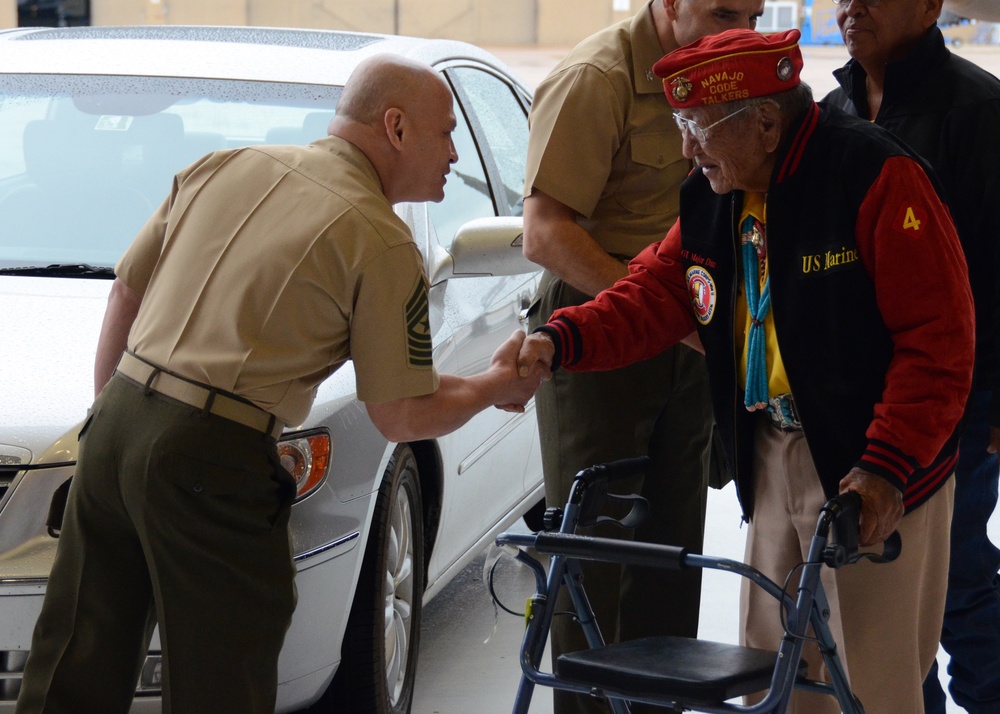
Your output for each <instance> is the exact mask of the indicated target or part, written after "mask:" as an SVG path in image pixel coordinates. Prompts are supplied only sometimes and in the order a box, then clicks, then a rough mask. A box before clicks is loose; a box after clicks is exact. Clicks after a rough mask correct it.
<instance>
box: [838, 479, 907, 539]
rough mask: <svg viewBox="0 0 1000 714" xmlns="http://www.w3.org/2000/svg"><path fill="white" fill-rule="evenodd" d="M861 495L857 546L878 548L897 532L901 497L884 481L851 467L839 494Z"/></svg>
mask: <svg viewBox="0 0 1000 714" xmlns="http://www.w3.org/2000/svg"><path fill="white" fill-rule="evenodd" d="M845 491H854V492H855V493H857V494H858V495H859V496H861V522H860V524H859V525H860V528H859V544H860V545H877V544H878V543H881V542H882V541H884V540H885V539H886V538H888V537H889V536H890V535H892V532H893V531H894V530H896V526H898V525H899V521H900V520H901V519H902V518H903V494H902V493H901V492H900V490H899V489H898V488H896V487H895V486H893V485H892V484H891V483H889V482H888V481H887V480H886V479H884V478H882V477H881V476H878V475H876V474H873V473H871V472H870V471H865V470H864V469H859V468H853V469H851V471H850V473H848V474H847V476H845V477H844V478H843V479H841V481H840V492H841V493H844V492H845Z"/></svg>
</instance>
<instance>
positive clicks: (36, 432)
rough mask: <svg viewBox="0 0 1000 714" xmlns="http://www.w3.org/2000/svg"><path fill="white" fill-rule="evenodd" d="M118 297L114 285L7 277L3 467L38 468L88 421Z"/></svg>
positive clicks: (0, 383)
mask: <svg viewBox="0 0 1000 714" xmlns="http://www.w3.org/2000/svg"><path fill="white" fill-rule="evenodd" d="M110 290H111V281H110V280H93V279H79V278H76V279H71V278H28V277H16V276H0V305H2V306H3V325H4V330H3V337H2V338H0V375H4V378H3V379H2V380H0V389H2V393H3V395H2V398H0V405H2V406H0V459H2V457H4V456H8V457H10V456H15V457H20V459H21V461H25V460H27V459H28V458H30V460H32V461H36V460H37V459H38V458H39V457H40V456H41V455H42V454H43V453H44V452H45V450H46V449H48V448H49V447H50V446H51V445H52V444H53V443H54V442H55V441H56V440H57V439H58V438H59V437H60V436H62V435H63V434H65V433H66V432H67V431H68V430H69V429H71V428H72V427H73V426H74V425H76V424H77V423H78V422H80V421H82V420H83V418H84V417H85V416H86V414H87V409H88V408H89V407H90V404H91V402H93V401H94V356H95V354H96V350H97V338H98V335H99V334H100V329H101V322H102V321H103V319H104V310H105V307H106V305H107V300H108V292H109V291H110ZM14 375H16V378H15V376H14ZM23 449H26V450H28V451H29V452H31V455H30V457H29V456H28V455H27V454H25V453H24V451H22V450H23Z"/></svg>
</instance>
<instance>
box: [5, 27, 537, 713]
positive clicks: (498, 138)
mask: <svg viewBox="0 0 1000 714" xmlns="http://www.w3.org/2000/svg"><path fill="white" fill-rule="evenodd" d="M377 52H394V53H398V54H401V55H405V56H408V57H411V58H414V59H417V60H422V61H424V62H426V63H428V64H430V65H432V66H434V67H435V68H436V69H437V70H438V71H440V72H441V74H442V75H443V76H444V78H445V79H446V80H447V82H448V83H449V85H450V86H451V87H452V89H453V92H454V95H455V101H456V109H457V111H456V114H457V116H458V128H457V130H456V131H455V135H454V138H455V144H456V147H457V149H458V153H459V160H458V163H457V164H455V165H454V167H453V170H452V173H451V174H450V176H449V177H448V183H447V186H446V191H445V198H444V201H442V202H441V203H437V204H402V205H400V206H398V207H397V211H398V213H399V214H400V215H401V216H402V217H403V218H404V220H406V222H407V223H408V224H409V225H410V227H411V228H412V230H413V235H414V238H415V240H416V242H417V244H418V245H419V246H420V249H421V251H422V252H423V255H424V259H425V265H426V269H427V275H428V277H429V279H430V284H431V289H430V319H431V329H432V333H433V339H434V345H435V352H434V357H435V361H436V364H437V366H438V368H439V370H441V371H442V372H449V373H456V374H471V373H475V372H478V371H480V370H482V369H483V368H485V366H486V365H487V364H488V361H489V359H490V356H491V354H492V352H493V350H494V349H495V348H496V347H497V346H498V345H499V344H500V342H502V341H503V339H504V338H506V337H507V336H508V335H510V333H511V331H512V330H514V329H516V328H518V327H519V326H523V313H524V311H525V309H526V308H527V306H528V302H529V300H530V298H531V296H532V294H533V293H534V291H535V288H536V286H537V281H538V273H537V269H536V267H535V266H533V265H531V264H530V263H527V262H525V261H524V259H523V258H522V257H521V251H520V247H519V246H520V236H521V218H520V216H521V189H522V184H523V176H524V161H525V153H526V146H527V136H528V126H527V109H528V106H529V102H530V93H529V92H528V90H527V89H526V88H525V87H524V86H523V85H522V84H521V82H520V81H519V80H518V79H517V78H515V77H514V76H512V75H511V74H510V72H509V71H508V70H507V69H506V68H505V67H504V66H503V65H502V64H501V63H500V62H499V61H498V60H497V59H496V58H495V57H493V56H491V55H490V54H488V53H486V52H484V51H482V50H480V49H478V48H476V47H473V46H470V45H467V44H464V43H459V42H451V41H441V40H420V39H414V38H402V37H386V36H378V35H368V34H353V33H340V32H326V31H304V30H292V29H262V28H235V27H232V28H210V27H169V26H168V27H162V26H161V27H134V28H123V27H115V28H110V27H109V28H101V27H94V28H69V29H21V30H10V31H6V32H0V57H3V62H2V64H0V316H2V325H3V332H4V334H3V337H2V339H0V384H2V389H3V398H2V402H0V405H2V406H0V603H2V604H0V712H7V711H10V710H11V709H12V708H13V702H14V700H15V699H16V697H17V692H18V688H19V686H20V677H21V671H22V669H23V666H24V662H25V659H26V657H27V653H28V649H29V647H30V644H31V633H32V629H33V626H34V622H35V620H36V618H37V616H38V612H39V608H40V606H41V601H42V596H43V593H44V591H45V585H46V578H47V575H48V572H49V567H50V564H51V561H52V557H53V553H54V549H55V547H56V543H57V540H56V539H55V538H54V537H53V536H52V535H50V533H49V528H48V527H47V526H46V518H47V513H48V511H49V507H50V503H51V502H52V499H53V494H54V492H56V491H57V489H58V487H59V486H60V485H61V484H63V483H64V482H65V481H66V480H67V479H69V477H70V476H71V475H72V474H73V467H74V459H75V458H76V449H77V440H76V430H77V427H78V425H79V422H80V421H82V419H83V418H84V416H85V414H86V411H87V408H88V406H89V405H90V403H91V401H92V400H93V377H92V369H93V363H94V353H95V349H96V343H97V336H98V332H99V328H100V324H101V320H102V316H103V313H104V308H105V303H106V299H107V295H108V291H109V288H110V285H111V278H113V274H112V271H111V269H112V267H113V266H114V264H115V262H116V261H117V259H118V257H119V256H120V255H121V254H122V252H123V251H124V249H125V247H126V246H127V245H128V244H129V243H130V241H131V239H132V238H133V237H134V235H135V233H136V232H137V230H138V229H139V227H140V226H141V225H142V224H143V222H144V221H145V220H146V218H147V217H148V216H149V215H150V214H151V213H152V212H153V210H154V208H155V207H156V206H157V205H158V204H159V203H160V202H161V201H162V200H163V199H164V198H165V197H166V195H167V193H168V191H169V188H170V185H171V181H172V178H173V176H174V174H175V173H176V172H177V171H178V170H179V169H181V168H182V167H184V166H185V165H187V164H188V163H189V162H191V161H192V160H194V159H196V158H198V157H199V156H201V155H203V154H205V153H206V152H209V151H212V150H214V149H221V148H226V147H234V146H241V145H248V144H262V143H281V144H287V143H302V144H305V143H308V142H310V141H312V140H314V139H317V138H319V137H321V136H323V135H325V133H326V126H327V124H328V123H329V121H330V118H331V117H332V116H333V113H334V107H335V105H336V102H337V98H338V96H339V95H340V92H341V88H342V86H343V84H344V81H345V80H346V79H347V77H348V75H349V74H350V72H351V70H352V69H353V68H354V67H355V66H356V65H357V63H358V62H359V61H360V60H361V59H363V58H364V57H366V56H369V55H371V54H373V53H377ZM280 450H281V454H282V459H283V461H284V463H285V465H286V466H287V467H288V469H289V471H291V472H292V473H293V475H295V477H296V479H297V480H298V483H299V493H298V500H297V502H296V503H295V505H294V507H293V509H292V516H291V530H292V538H293V543H294V558H295V563H296V565H297V568H298V575H297V586H298V594H299V601H298V608H297V610H296V612H295V616H294V618H293V621H292V625H291V628H290V630H289V632H288V635H287V637H286V639H285V646H284V649H283V650H282V653H281V658H280V662H279V682H280V684H279V688H278V710H279V711H291V710H295V709H300V708H303V707H306V706H310V705H312V704H316V705H317V708H316V710H317V711H331V712H332V711H343V709H338V708H337V703H338V702H343V701H345V699H344V696H346V695H345V692H349V691H350V692H354V695H352V696H355V697H356V696H357V693H359V692H364V691H370V692H371V694H370V696H368V697H361V698H360V699H355V700H354V701H355V703H354V704H352V705H351V707H350V711H351V712H354V713H356V712H363V711H373V712H405V711H408V710H409V707H410V701H411V697H412V693H413V681H414V676H415V671H416V660H417V645H418V640H419V635H420V612H421V605H422V602H426V601H427V600H428V599H429V598H430V597H432V596H433V595H434V594H435V593H437V592H438V591H439V590H441V588H442V587H444V586H445V584H447V583H448V581H449V579H451V578H452V577H453V576H454V575H455V574H456V573H458V572H459V571H460V570H461V569H462V568H463V567H464V566H465V565H466V564H468V563H469V561H470V560H472V559H473V558H474V557H475V556H476V555H477V554H478V553H479V552H480V551H481V550H482V548H483V547H484V546H485V545H486V544H488V543H489V542H491V541H492V540H493V538H494V536H495V535H496V534H497V533H498V532H500V531H501V530H503V529H504V528H506V527H508V526H509V525H510V524H511V523H512V522H513V521H515V520H516V519H517V518H518V517H520V516H521V515H522V514H524V513H525V511H527V510H528V509H529V508H530V507H531V506H532V505H534V504H536V503H537V502H538V501H539V499H540V498H541V468H540V459H539V452H538V447H537V435H536V427H535V417H534V408H533V405H531V404H529V405H528V408H527V410H526V412H525V413H524V414H523V415H515V414H510V413H508V412H504V411H500V410H497V409H490V410H487V411H485V412H483V413H482V414H480V415H479V416H477V417H476V418H474V419H473V420H472V421H471V422H469V423H468V424H467V425H466V426H465V427H463V428H462V429H460V430H458V431H457V432H455V433H454V434H452V435H450V436H448V437H445V438H442V439H438V440H436V441H422V442H417V443H409V444H394V443H387V442H386V440H385V439H384V438H383V437H382V436H381V435H380V434H379V432H378V431H377V430H376V429H375V428H374V427H373V426H372V424H371V422H370V421H369V419H368V417H367V413H366V411H365V409H364V406H363V405H362V404H360V403H359V402H358V401H357V399H356V395H355V386H354V375H353V370H352V367H351V365H350V363H348V364H347V365H346V366H345V367H344V368H342V369H341V370H340V371H339V372H337V373H336V374H335V375H334V376H333V377H332V378H330V379H329V380H327V382H325V383H324V384H323V385H322V386H321V387H320V389H319V390H318V394H317V398H316V403H315V407H314V408H313V410H312V413H311V414H310V415H309V418H308V419H307V420H306V421H305V422H304V423H302V424H298V425H294V426H290V427H288V429H287V430H286V431H285V433H284V435H283V437H282V439H281V441H280ZM205 646H206V647H211V643H210V642H206V643H205ZM160 665H161V662H160V652H159V642H158V639H157V638H156V637H155V636H154V640H153V643H152V645H151V648H150V652H149V656H148V659H147V660H146V663H145V667H144V668H143V671H142V676H141V678H140V681H139V682H138V685H137V696H136V700H135V704H134V706H133V711H136V712H139V711H143V712H145V711H158V710H159V708H160V696H159V695H160V672H161V666H160ZM95 686H100V683H95Z"/></svg>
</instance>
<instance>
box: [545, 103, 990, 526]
mask: <svg viewBox="0 0 1000 714" xmlns="http://www.w3.org/2000/svg"><path fill="white" fill-rule="evenodd" d="M741 202H742V194H741V193H739V192H734V193H730V194H727V195H718V194H715V193H714V192H713V191H712V189H711V187H710V185H709V183H708V181H707V180H706V179H705V178H704V176H702V174H701V172H699V171H695V172H693V173H692V174H691V176H690V177H689V178H688V179H687V180H686V181H685V183H684V185H683V186H682V188H681V219H680V221H678V223H677V224H676V225H675V226H674V227H673V228H672V229H671V231H670V232H669V233H668V234H667V236H666V238H665V239H664V240H663V241H661V242H660V243H657V244H654V245H652V246H650V247H649V248H648V249H646V250H645V251H644V252H643V253H641V254H640V255H638V256H636V258H635V259H634V260H633V261H632V262H631V264H630V266H629V270H630V275H629V276H628V277H626V278H623V279H622V280H620V281H619V282H618V283H617V284H616V285H615V286H614V287H613V288H611V289H610V290H606V291H604V292H602V293H601V294H600V295H599V296H597V298H595V299H594V300H592V301H591V302H588V303H586V304H584V305H581V306H577V307H571V308H566V309H563V310H560V311H557V312H556V313H555V314H554V315H553V316H552V319H551V320H550V322H549V323H548V324H547V325H546V326H544V327H543V328H540V329H543V330H545V331H546V332H548V333H549V334H550V335H551V336H552V338H553V340H554V342H555V344H556V360H557V361H556V363H555V364H554V366H559V365H561V366H563V367H565V368H566V369H570V370H578V371H590V370H601V369H614V368H617V367H621V366H624V365H626V364H629V363H632V362H636V361H639V360H641V359H645V358H648V357H650V356H652V355H655V354H657V353H659V352H660V351H662V350H663V349H665V348H667V347H669V346H670V345H672V344H674V343H675V342H677V341H678V340H679V339H681V338H683V337H684V336H686V335H687V334H689V333H690V332H691V331H692V330H694V329H697V331H698V334H699V336H700V338H701V341H702V344H703V345H704V346H705V353H706V360H707V363H708V369H709V378H710V385H711V392H712V400H713V407H714V410H715V418H716V421H717V423H718V427H719V430H720V433H721V435H722V437H723V445H724V449H725V455H726V457H727V460H728V464H727V465H728V467H729V468H730V469H731V470H732V471H733V473H734V476H735V478H736V481H737V487H738V490H739V495H740V500H741V503H742V506H743V510H744V514H745V515H746V516H747V517H748V518H749V517H752V514H753V484H752V469H751V465H752V463H753V458H752V457H753V429H754V417H753V415H752V414H750V413H749V412H747V411H746V410H745V408H744V407H743V397H742V393H741V391H740V389H739V387H738V382H737V375H736V370H737V364H738V362H737V360H738V357H739V353H738V351H737V346H736V345H735V344H734V335H735V330H734V322H733V321H734V308H735V302H736V295H737V290H738V289H739V276H740V275H741V274H742V273H741V269H740V264H739V260H740V258H739V250H738V241H739V237H738V231H737V227H736V222H737V220H738V218H739V212H740V207H741ZM767 217H768V222H767V237H768V238H767V241H768V261H769V263H770V268H769V270H770V276H771V278H770V280H771V310H772V312H773V315H774V324H775V330H776V333H777V337H778V343H779V346H780V349H781V355H782V359H783V361H784V365H785V370H786V373H787V375H788V380H789V384H790V385H791V388H792V394H793V395H794V398H795V403H796V408H797V410H798V412H799V416H800V418H801V421H802V427H803V432H804V434H805V437H806V440H807V443H808V444H809V449H810V451H811V453H812V456H813V460H814V462H815V464H816V469H817V472H818V473H819V476H820V479H821V481H822V484H823V488H824V490H825V491H826V493H827V495H828V496H833V495H835V494H836V493H837V492H838V490H839V482H840V480H841V479H842V478H843V477H844V476H846V475H847V473H848V471H850V469H851V468H852V467H854V466H859V467H861V468H864V469H866V470H868V471H872V472H874V473H877V474H879V475H881V476H883V477H884V478H886V479H888V480H889V481H890V482H891V483H893V484H894V485H895V486H896V487H897V488H899V489H900V490H901V491H902V492H903V496H904V502H905V504H906V507H907V509H908V510H912V509H913V508H915V507H917V506H918V505H920V504H921V503H923V502H924V501H926V500H927V499H928V498H929V497H930V496H931V495H932V494H933V493H934V492H935V491H937V489H938V488H940V486H941V485H942V484H943V483H944V482H945V481H946V479H947V478H948V477H949V475H950V474H951V472H952V470H953V467H954V463H955V459H956V456H957V436H955V435H954V431H955V428H956V426H957V424H958V422H959V419H960V418H961V416H962V411H963V408H964V405H965V400H966V396H967V395H968V393H969V387H970V384H971V376H972V364H973V354H974V316H973V305H972V297H971V293H970V291H969V284H968V274H967V271H966V265H965V260H964V258H963V255H962V251H961V247H960V246H959V242H958V238H957V236H956V234H955V229H954V226H953V224H952V222H951V219H950V217H949V215H948V211H947V209H946V208H945V207H944V205H943V204H942V202H941V200H940V198H939V196H938V193H937V192H936V190H935V188H934V186H933V184H932V182H931V179H929V178H928V175H927V174H926V173H925V171H924V169H923V168H922V165H921V163H919V159H916V158H914V157H913V156H912V155H911V154H910V153H909V152H908V151H907V150H906V149H905V148H904V147H903V145H901V144H900V143H899V142H898V141H897V140H896V139H894V138H893V137H892V136H891V135H890V134H889V133H888V132H885V131H883V130H881V129H879V128H877V127H874V126H873V125H870V124H869V123H868V122H864V121H861V120H858V119H857V118H853V117H849V116H848V115H846V114H844V113H843V112H841V111H840V110H837V109H833V108H828V107H825V106H822V105H812V106H811V107H810V109H809V110H808V111H807V112H805V113H804V115H803V116H802V117H801V118H800V119H799V120H798V121H797V122H796V124H795V125H794V126H793V127H792V128H791V131H790V132H789V133H788V135H786V137H785V139H784V141H783V143H782V145H781V146H780V147H779V150H778V156H777V162H776V164H775V169H774V173H773V176H772V178H771V184H770V187H769V189H768V193H767Z"/></svg>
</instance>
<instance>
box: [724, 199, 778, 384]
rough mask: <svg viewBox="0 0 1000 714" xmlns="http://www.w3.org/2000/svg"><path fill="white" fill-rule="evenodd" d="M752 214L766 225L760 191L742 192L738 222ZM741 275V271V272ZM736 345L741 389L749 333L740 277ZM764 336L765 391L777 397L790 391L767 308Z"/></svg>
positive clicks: (764, 276) (762, 280)
mask: <svg viewBox="0 0 1000 714" xmlns="http://www.w3.org/2000/svg"><path fill="white" fill-rule="evenodd" d="M751 214H752V215H753V216H754V217H755V218H757V219H758V220H759V221H760V222H761V224H764V225H766V224H767V210H766V206H765V205H764V196H763V195H761V194H759V193H744V194H743V210H742V212H741V213H740V222H739V225H741V226H742V225H743V221H744V220H746V218H747V216H749V215H751ZM764 246H765V256H766V254H767V251H766V246H767V241H766V240H765V241H764ZM769 266H770V261H768V260H766V257H765V260H764V270H763V271H759V272H761V275H760V289H761V290H762V291H763V289H764V285H765V284H766V283H767V277H768V275H769ZM740 275H741V276H742V273H740ZM735 323H736V344H737V345H743V348H742V350H741V352H740V368H739V370H738V371H737V377H738V378H739V383H740V388H741V389H746V386H747V385H746V380H747V349H748V342H749V339H748V337H749V334H750V309H749V308H748V307H747V294H746V290H745V289H744V287H743V280H742V279H741V280H740V289H739V290H738V291H737V295H736V319H735ZM764 337H765V343H766V349H767V353H766V359H767V393H768V396H769V397H776V396H778V395H779V394H788V393H789V392H791V391H792V389H791V387H789V385H788V376H787V375H786V374H785V364H784V362H782V361H781V350H779V349H778V337H777V335H776V334H775V331H774V316H773V314H772V311H771V310H768V311H767V315H766V316H765V317H764Z"/></svg>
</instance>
